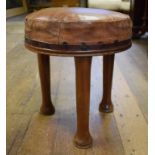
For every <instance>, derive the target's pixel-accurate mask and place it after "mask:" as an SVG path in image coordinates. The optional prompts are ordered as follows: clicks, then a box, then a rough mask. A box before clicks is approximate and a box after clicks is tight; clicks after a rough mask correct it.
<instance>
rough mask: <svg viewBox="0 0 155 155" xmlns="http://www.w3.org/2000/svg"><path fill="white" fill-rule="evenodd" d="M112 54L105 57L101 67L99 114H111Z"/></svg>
mask: <svg viewBox="0 0 155 155" xmlns="http://www.w3.org/2000/svg"><path fill="white" fill-rule="evenodd" d="M114 56H115V55H114V54H112V55H105V56H104V57H103V58H104V65H103V98H102V101H101V103H100V106H99V111H100V112H106V113H108V112H112V111H113V104H112V100H111V89H112V78H113V66H114Z"/></svg>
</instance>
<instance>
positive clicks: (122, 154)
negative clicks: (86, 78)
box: [7, 22, 147, 155]
mask: <svg viewBox="0 0 155 155" xmlns="http://www.w3.org/2000/svg"><path fill="white" fill-rule="evenodd" d="M23 33H24V24H21V23H18V22H17V23H8V24H7V42H9V43H8V44H7V46H8V47H7V154H8V155H16V154H19V155H23V154H24V155H34V154H38V155H51V154H53V155H57V154H58V155H72V154H75V155H79V154H80V155H104V154H105V155H128V154H129V155H131V154H132V155H146V154H147V42H146V40H137V41H133V46H132V47H131V49H130V50H127V51H126V52H123V53H120V54H118V55H116V62H115V67H114V81H113V83H114V85H113V88H112V100H113V104H114V106H115V112H114V113H112V114H100V113H99V112H98V106H99V103H100V101H101V98H102V57H94V58H93V59H92V80H91V98H90V128H91V130H90V133H91V135H92V137H93V139H94V142H93V147H92V148H91V149H87V150H80V149H77V148H75V147H74V145H73V144H72V140H73V139H72V138H73V136H74V133H75V129H76V107H75V68H74V59H73V58H60V57H51V58H50V59H51V75H52V76H51V88H52V92H51V96H52V99H53V100H52V101H53V105H54V106H55V108H56V113H55V115H53V116H46V117H45V116H42V115H40V114H39V107H40V105H41V96H40V94H41V90H40V81H39V75H38V66H37V58H36V55H35V54H32V53H30V52H28V51H27V50H26V49H25V47H24V44H23V42H24V40H23ZM17 36H18V37H17ZM16 38H17V39H16ZM60 148H61V149H60Z"/></svg>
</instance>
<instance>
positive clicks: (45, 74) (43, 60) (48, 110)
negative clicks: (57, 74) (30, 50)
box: [38, 54, 55, 115]
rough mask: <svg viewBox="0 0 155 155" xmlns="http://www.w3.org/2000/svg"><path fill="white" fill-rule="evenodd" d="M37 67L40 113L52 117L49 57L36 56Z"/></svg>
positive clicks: (53, 110)
mask: <svg viewBox="0 0 155 155" xmlns="http://www.w3.org/2000/svg"><path fill="white" fill-rule="evenodd" d="M38 66H39V75H40V83H41V90H42V105H41V108H40V113H41V114H44V115H52V114H54V112H55V109H54V106H53V104H52V101H51V90H50V58H49V56H48V55H43V54H38Z"/></svg>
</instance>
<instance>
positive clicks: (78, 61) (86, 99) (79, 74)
mask: <svg viewBox="0 0 155 155" xmlns="http://www.w3.org/2000/svg"><path fill="white" fill-rule="evenodd" d="M91 60H92V57H75V69H76V110H77V131H76V134H75V137H74V144H75V146H76V147H78V148H89V147H91V145H92V137H91V135H90V132H89V104H90V79H91V77H90V76H91Z"/></svg>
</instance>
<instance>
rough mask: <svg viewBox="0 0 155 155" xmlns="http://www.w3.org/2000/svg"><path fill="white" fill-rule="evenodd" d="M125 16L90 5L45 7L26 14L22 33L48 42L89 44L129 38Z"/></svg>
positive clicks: (126, 16)
mask: <svg viewBox="0 0 155 155" xmlns="http://www.w3.org/2000/svg"><path fill="white" fill-rule="evenodd" d="M131 27H132V23H131V20H130V17H129V16H128V15H125V14H122V13H118V12H114V11H108V10H103V9H92V8H89V9H88V8H87V9H86V8H47V9H42V10H40V11H37V12H34V13H32V14H30V15H28V16H27V17H26V20H25V36H26V38H28V39H31V40H34V41H39V42H45V43H49V44H58V45H61V44H63V43H67V44H71V45H79V44H81V43H86V44H88V45H90V44H91V45H92V44H97V43H100V42H102V43H105V44H108V43H114V42H119V41H123V40H128V39H131V35H132V31H131V30H132V29H131Z"/></svg>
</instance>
